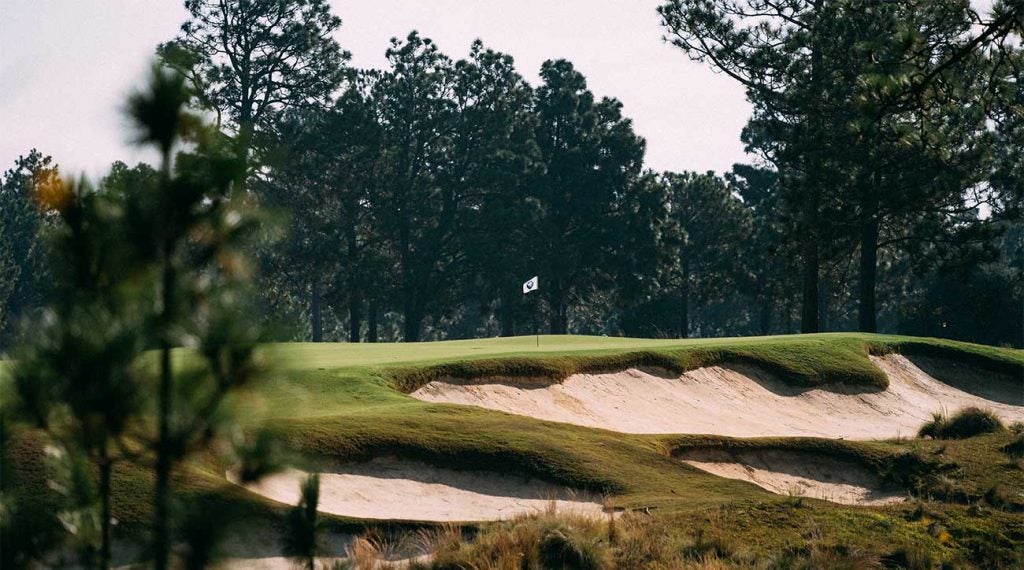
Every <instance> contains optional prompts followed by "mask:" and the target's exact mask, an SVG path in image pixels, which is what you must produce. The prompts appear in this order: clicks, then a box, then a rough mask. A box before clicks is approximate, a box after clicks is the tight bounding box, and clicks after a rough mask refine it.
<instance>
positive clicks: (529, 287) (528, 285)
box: [523, 276, 538, 295]
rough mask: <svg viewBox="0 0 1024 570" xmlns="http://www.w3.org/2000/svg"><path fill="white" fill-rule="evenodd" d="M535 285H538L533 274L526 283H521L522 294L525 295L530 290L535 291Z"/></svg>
mask: <svg viewBox="0 0 1024 570" xmlns="http://www.w3.org/2000/svg"><path fill="white" fill-rule="evenodd" d="M537 287H538V282H537V277H536V276H534V277H533V279H530V280H529V281H527V282H526V283H523V294H524V295H525V294H527V293H530V292H532V291H536V290H537Z"/></svg>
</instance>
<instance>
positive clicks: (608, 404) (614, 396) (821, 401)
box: [412, 354, 1024, 439]
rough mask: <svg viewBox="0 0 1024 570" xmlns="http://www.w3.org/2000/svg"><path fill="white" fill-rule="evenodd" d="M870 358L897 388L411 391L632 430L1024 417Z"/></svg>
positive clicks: (743, 433)
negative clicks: (958, 415) (978, 411)
mask: <svg viewBox="0 0 1024 570" xmlns="http://www.w3.org/2000/svg"><path fill="white" fill-rule="evenodd" d="M871 360H872V361H873V362H874V363H875V364H876V365H878V366H879V368H881V369H882V370H883V371H884V372H885V373H886V375H888V377H889V388H888V389H886V390H884V391H881V390H878V389H876V388H871V387H863V388H860V389H857V388H854V387H849V386H824V387H822V388H816V389H813V390H799V389H795V388H793V387H791V386H788V385H786V384H784V383H782V382H779V381H778V380H775V379H773V378H772V377H770V376H769V375H767V374H765V373H763V372H761V371H759V370H757V369H754V368H751V367H749V366H738V365H736V366H710V367H706V368H698V369H696V370H691V371H690V372H687V373H685V374H683V375H682V376H681V377H666V376H663V375H659V374H657V373H654V372H651V371H644V370H637V369H630V370H626V371H624V372H616V373H609V374H576V375H573V376H570V377H569V378H568V379H566V380H565V382H563V383H561V384H554V385H548V386H539V387H538V386H515V385H512V384H510V383H491V384H481V383H470V382H463V381H459V380H450V381H443V382H441V381H438V382H431V383H429V384H427V385H426V386H424V387H422V388H420V389H419V390H417V391H415V392H414V393H413V394H412V396H413V397H415V398H418V399H420V400H425V401H428V402H443V403H450V404H466V405H471V406H480V407H483V408H488V409H492V410H500V411H503V412H509V413H513V414H519V415H524V416H531V417H534V418H539V419H543V420H551V421H557V422H566V423H571V424H577V425H582V426H588V427H596V428H603V429H608V430H613V431H619V432H626V433H693V434H715V435H725V436H731V437H758V436H815V437H828V438H837V437H844V438H848V439H884V438H892V437H897V436H914V435H915V434H916V433H917V430H918V428H919V427H920V426H921V424H922V423H924V422H925V421H927V420H928V419H930V418H931V414H932V412H937V411H943V410H945V411H947V412H949V413H952V412H955V411H956V410H959V409H961V408H965V407H968V406H978V407H982V408H988V409H991V410H992V411H994V412H995V413H996V414H998V415H999V416H1000V417H1001V418H1002V419H1003V420H1004V421H1006V422H1014V421H1024V406H1015V405H1010V404H1005V403H1001V402H1004V401H1010V397H1011V395H1010V394H1006V395H1005V396H1006V397H1005V398H997V399H995V400H994V399H987V398H982V397H980V396H976V395H974V394H971V393H968V392H965V391H964V390H961V389H959V388H955V387H953V386H950V385H948V384H944V383H942V382H940V381H938V380H936V379H935V378H933V377H931V376H929V375H928V374H926V373H925V372H924V371H922V370H921V369H920V368H918V367H917V366H916V365H915V364H914V363H913V362H911V361H909V360H907V359H906V358H904V357H903V356H900V355H897V354H891V355H887V356H878V357H875V356H872V357H871ZM1002 380H1005V379H1002ZM1002 380H1001V383H1002V384H1003V385H1006V383H1005V382H1002ZM1011 384H1012V383H1011ZM1007 390H1009V391H1012V386H1010V387H1008V388H1007ZM997 400H999V401H997Z"/></svg>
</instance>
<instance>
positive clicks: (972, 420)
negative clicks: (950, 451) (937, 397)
mask: <svg viewBox="0 0 1024 570" xmlns="http://www.w3.org/2000/svg"><path fill="white" fill-rule="evenodd" d="M1005 429H1006V427H1005V426H1004V425H1003V422H1002V421H1001V420H1000V419H999V417H998V416H996V415H995V414H994V413H992V412H990V411H988V410H983V409H981V408H964V409H962V410H960V411H959V412H957V413H956V414H954V415H953V416H952V417H946V416H945V415H944V414H932V419H931V421H929V422H927V423H925V424H924V425H923V426H921V429H920V430H918V432H917V435H918V436H919V437H926V436H930V437H933V438H935V439H965V438H968V437H974V436H976V435H982V434H985V433H994V432H997V431H1003V430H1005Z"/></svg>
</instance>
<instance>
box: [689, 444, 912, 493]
mask: <svg viewBox="0 0 1024 570" xmlns="http://www.w3.org/2000/svg"><path fill="white" fill-rule="evenodd" d="M679 458H680V459H682V460H683V462H685V463H687V464H689V465H692V466H694V467H696V468H698V469H702V470H704V471H707V472H708V473H711V474H713V475H718V476H719V477H727V478H729V479H739V480H741V481H747V482H750V483H753V484H755V485H757V486H758V487H761V488H762V489H766V490H768V491H771V492H772V493H778V494H780V495H792V496H801V497H810V498H814V499H824V500H826V501H832V502H834V503H842V504H844V505H885V504H890V503H896V502H900V501H902V500H903V499H904V496H903V494H901V493H900V492H899V491H896V490H885V489H882V488H881V485H880V482H879V480H878V477H876V476H875V475H873V474H872V473H871V472H870V471H868V470H867V469H865V468H864V467H862V466H860V465H857V464H856V463H853V462H850V461H843V460H839V459H835V458H832V457H825V456H820V455H816V454H812V453H803V452H799V451H785V450H723V449H697V450H692V451H687V452H685V453H683V454H681V455H680V456H679Z"/></svg>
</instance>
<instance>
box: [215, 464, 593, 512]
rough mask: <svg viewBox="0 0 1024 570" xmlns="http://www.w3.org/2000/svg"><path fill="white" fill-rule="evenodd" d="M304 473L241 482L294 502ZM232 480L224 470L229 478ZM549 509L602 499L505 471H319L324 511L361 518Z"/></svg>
mask: <svg viewBox="0 0 1024 570" xmlns="http://www.w3.org/2000/svg"><path fill="white" fill-rule="evenodd" d="M306 477H307V474H306V473H304V472H302V471H298V470H289V471H286V472H283V473H279V474H277V475H273V476H270V477H265V478H264V479H262V480H261V481H260V482H259V483H256V484H253V485H248V486H247V487H248V488H249V489H250V490H252V491H254V492H256V493H259V494H261V495H263V496H265V497H268V498H270V499H273V500H275V501H279V502H282V503H286V504H290V505H294V504H297V503H298V502H299V485H300V483H301V482H302V481H304V480H305V478H306ZM229 478H230V475H229ZM552 505H553V506H554V508H555V509H557V510H559V511H569V512H575V513H581V514H586V515H594V516H599V515H600V514H601V512H602V503H601V500H600V497H596V496H592V495H588V494H586V493H583V492H577V491H572V490H568V489H565V488H563V487H559V486H557V485H553V484H550V483H545V482H543V481H539V480H536V479H526V478H522V477H514V476H511V475H506V474H500V473H490V472H478V471H457V470H454V469H440V468H437V467H433V466H430V465H427V464H425V463H419V462H414V461H405V460H401V459H394V458H377V459H374V460H372V461H369V462H366V463H359V464H354V465H345V466H341V467H339V468H336V469H332V470H331V471H330V472H322V473H320V503H319V507H318V510H320V511H321V512H324V513H331V514H336V515H344V516H348V517H355V518H361V519H401V520H414V521H462V522H469V521H489V520H503V519H509V518H512V517H515V516H518V515H523V514H531V513H538V512H542V511H544V510H545V509H548V508H550V507H551V506H552Z"/></svg>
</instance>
